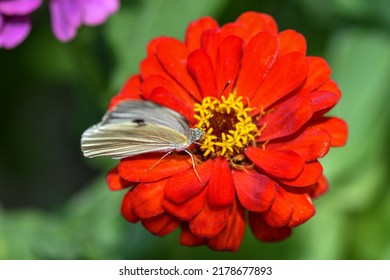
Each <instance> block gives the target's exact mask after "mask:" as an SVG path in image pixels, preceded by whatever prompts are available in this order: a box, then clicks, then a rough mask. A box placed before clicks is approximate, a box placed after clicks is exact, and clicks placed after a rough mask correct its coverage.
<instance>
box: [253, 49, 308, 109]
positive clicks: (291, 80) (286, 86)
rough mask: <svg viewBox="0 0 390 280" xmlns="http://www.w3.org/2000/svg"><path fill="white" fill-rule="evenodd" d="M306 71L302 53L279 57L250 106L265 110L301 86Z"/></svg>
mask: <svg viewBox="0 0 390 280" xmlns="http://www.w3.org/2000/svg"><path fill="white" fill-rule="evenodd" d="M308 70H309V63H308V60H307V58H306V56H305V55H304V54H302V53H299V52H293V53H289V54H286V55H284V56H279V57H278V58H277V59H276V61H275V63H274V65H273V66H272V68H271V70H270V71H269V73H268V75H267V76H266V77H265V79H264V81H263V83H262V84H261V85H260V87H259V88H258V89H257V90H256V93H255V95H254V96H253V98H252V99H251V105H252V106H256V107H260V106H262V108H264V109H267V108H268V107H269V106H270V105H272V104H274V103H275V102H277V101H278V100H280V99H281V98H283V97H284V96H286V95H287V94H288V93H290V92H292V91H293V90H295V89H296V88H297V87H298V86H299V85H300V84H302V82H303V81H304V80H305V78H306V75H307V72H308Z"/></svg>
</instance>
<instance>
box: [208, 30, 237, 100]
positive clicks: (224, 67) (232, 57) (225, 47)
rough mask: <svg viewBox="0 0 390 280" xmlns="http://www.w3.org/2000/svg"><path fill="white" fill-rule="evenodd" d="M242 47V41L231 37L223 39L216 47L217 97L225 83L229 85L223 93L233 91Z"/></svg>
mask: <svg viewBox="0 0 390 280" xmlns="http://www.w3.org/2000/svg"><path fill="white" fill-rule="evenodd" d="M242 47H243V41H242V39H241V38H239V37H236V36H233V35H231V36H228V37H227V38H225V39H224V40H223V41H222V42H221V44H220V45H219V46H218V53H217V63H216V70H215V73H216V79H217V88H218V90H217V93H218V95H221V94H222V92H223V90H224V89H225V85H226V84H227V82H230V85H229V86H228V87H227V88H226V89H225V92H224V93H225V94H228V93H230V92H232V91H233V86H234V84H235V82H236V79H237V75H238V71H239V69H240V65H241V57H242ZM218 97H219V96H218Z"/></svg>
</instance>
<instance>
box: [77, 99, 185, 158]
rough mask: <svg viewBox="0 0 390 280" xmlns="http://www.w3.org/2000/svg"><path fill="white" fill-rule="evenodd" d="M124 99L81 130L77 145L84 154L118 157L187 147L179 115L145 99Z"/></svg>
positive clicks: (87, 155)
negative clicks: (100, 119)
mask: <svg viewBox="0 0 390 280" xmlns="http://www.w3.org/2000/svg"><path fill="white" fill-rule="evenodd" d="M124 103H125V104H123V103H122V104H120V105H119V106H118V107H116V108H115V109H114V110H113V111H110V112H108V113H107V114H106V115H105V116H104V117H103V120H102V121H101V122H100V123H98V124H97V125H94V126H92V127H91V128H89V129H87V130H86V131H85V132H84V133H83V135H82V137H81V149H82V151H83V153H84V155H85V156H86V157H97V156H110V157H112V158H115V159H120V158H124V157H130V156H134V155H139V154H143V153H149V152H169V151H172V150H184V149H186V148H187V147H188V145H189V142H188V138H187V137H186V136H185V135H184V134H183V133H185V132H186V130H187V128H188V130H189V127H188V124H187V123H186V121H185V119H184V118H183V117H182V116H181V115H179V114H177V113H176V112H174V111H172V110H170V109H167V108H165V107H160V106H158V105H155V104H154V103H150V102H147V101H131V102H124ZM167 120H169V121H168V122H167Z"/></svg>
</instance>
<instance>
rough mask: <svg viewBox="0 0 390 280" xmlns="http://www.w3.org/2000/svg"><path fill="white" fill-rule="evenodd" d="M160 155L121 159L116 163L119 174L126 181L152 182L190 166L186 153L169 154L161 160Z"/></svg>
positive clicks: (143, 155)
mask: <svg viewBox="0 0 390 280" xmlns="http://www.w3.org/2000/svg"><path fill="white" fill-rule="evenodd" d="M162 156H164V154H162V153H157V154H156V153H153V154H142V155H138V156H133V157H129V158H125V159H122V160H121V161H120V162H119V165H118V171H119V174H120V176H121V177H122V178H123V179H125V180H127V181H132V182H153V181H158V180H161V179H163V178H167V177H170V176H172V175H175V174H177V173H179V172H183V171H184V170H187V169H189V168H192V162H191V158H190V157H189V156H188V155H169V156H167V157H165V158H164V159H162V160H161V157H162ZM155 164H156V165H155ZM153 165H155V166H154V167H153ZM151 167H153V168H152V169H151Z"/></svg>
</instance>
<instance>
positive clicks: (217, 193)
mask: <svg viewBox="0 0 390 280" xmlns="http://www.w3.org/2000/svg"><path fill="white" fill-rule="evenodd" d="M206 187H207V201H208V204H209V205H210V207H226V206H229V205H231V204H232V203H233V201H234V182H233V178H232V175H231V171H230V167H229V163H228V161H227V159H226V158H225V157H217V158H216V159H215V160H214V167H213V172H212V173H211V176H210V179H209V182H208V183H207V186H206Z"/></svg>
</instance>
